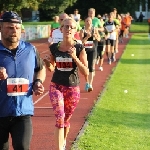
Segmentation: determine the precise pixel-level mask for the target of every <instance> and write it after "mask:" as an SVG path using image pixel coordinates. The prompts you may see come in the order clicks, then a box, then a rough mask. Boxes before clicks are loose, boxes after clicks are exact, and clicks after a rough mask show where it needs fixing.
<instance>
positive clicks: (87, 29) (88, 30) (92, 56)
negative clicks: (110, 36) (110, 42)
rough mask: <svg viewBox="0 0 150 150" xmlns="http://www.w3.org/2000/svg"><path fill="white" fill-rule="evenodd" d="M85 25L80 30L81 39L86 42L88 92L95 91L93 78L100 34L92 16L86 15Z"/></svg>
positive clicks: (86, 86)
mask: <svg viewBox="0 0 150 150" xmlns="http://www.w3.org/2000/svg"><path fill="white" fill-rule="evenodd" d="M84 23H85V26H84V27H83V29H81V30H80V39H81V41H82V43H83V44H84V47H85V50H86V53H87V60H88V68H89V75H88V76H87V77H86V85H85V90H86V91H87V92H90V91H93V86H92V83H93V78H94V75H95V60H96V57H97V41H100V35H99V33H98V30H97V28H94V27H93V26H92V18H91V17H85V20H84Z"/></svg>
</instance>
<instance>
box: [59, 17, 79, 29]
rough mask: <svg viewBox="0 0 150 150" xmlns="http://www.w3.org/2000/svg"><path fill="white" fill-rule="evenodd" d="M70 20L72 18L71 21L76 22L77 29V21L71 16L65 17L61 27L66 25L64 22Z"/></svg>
mask: <svg viewBox="0 0 150 150" xmlns="http://www.w3.org/2000/svg"><path fill="white" fill-rule="evenodd" d="M69 20H71V21H72V22H73V23H74V24H75V27H76V29H77V22H76V21H75V20H74V19H73V18H71V17H67V18H65V19H64V20H63V21H62V23H61V27H63V26H64V23H65V22H66V21H69Z"/></svg>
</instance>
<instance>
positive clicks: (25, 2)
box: [0, 0, 41, 11]
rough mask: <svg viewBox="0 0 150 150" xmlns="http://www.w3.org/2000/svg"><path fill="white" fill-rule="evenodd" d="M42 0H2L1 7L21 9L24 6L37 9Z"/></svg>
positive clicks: (14, 9) (3, 8) (4, 8)
mask: <svg viewBox="0 0 150 150" xmlns="http://www.w3.org/2000/svg"><path fill="white" fill-rule="evenodd" d="M40 2H41V0H5V1H0V9H1V10H13V11H20V10H21V9H22V8H32V9H33V10H37V9H38V5H39V3H40Z"/></svg>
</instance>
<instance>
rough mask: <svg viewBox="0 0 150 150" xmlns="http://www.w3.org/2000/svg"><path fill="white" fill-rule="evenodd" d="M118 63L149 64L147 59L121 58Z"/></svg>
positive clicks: (149, 61)
mask: <svg viewBox="0 0 150 150" xmlns="http://www.w3.org/2000/svg"><path fill="white" fill-rule="evenodd" d="M120 63H122V64H141V65H143V64H150V60H149V59H123V58H122V59H121V60H120Z"/></svg>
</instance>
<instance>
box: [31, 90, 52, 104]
mask: <svg viewBox="0 0 150 150" xmlns="http://www.w3.org/2000/svg"><path fill="white" fill-rule="evenodd" d="M48 93H49V91H48V92H46V93H45V94H44V95H42V96H41V97H40V98H38V99H37V100H36V101H35V102H34V103H33V104H34V105H35V104H36V103H38V102H39V101H40V100H42V98H43V97H45V96H46V95H47V94H48Z"/></svg>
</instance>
